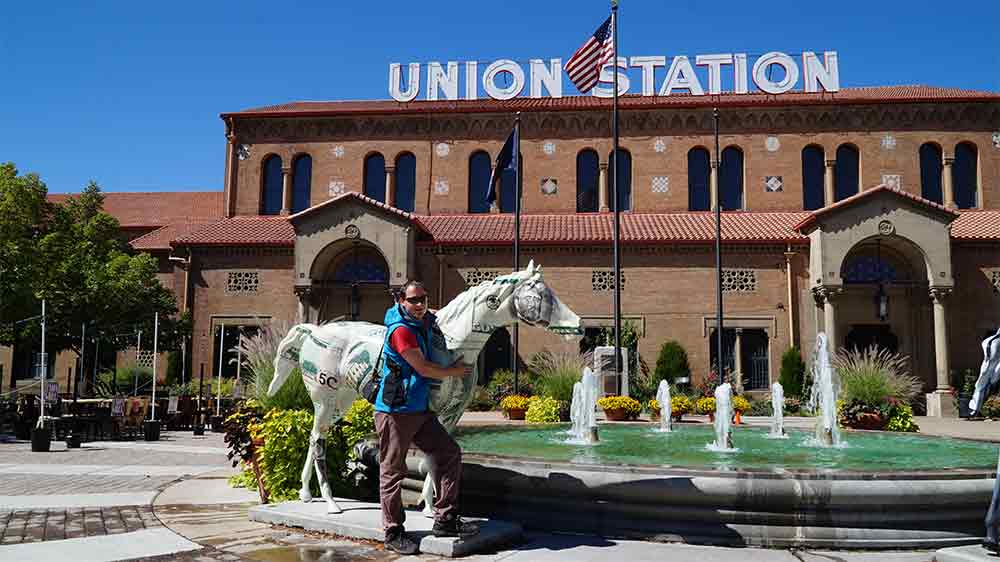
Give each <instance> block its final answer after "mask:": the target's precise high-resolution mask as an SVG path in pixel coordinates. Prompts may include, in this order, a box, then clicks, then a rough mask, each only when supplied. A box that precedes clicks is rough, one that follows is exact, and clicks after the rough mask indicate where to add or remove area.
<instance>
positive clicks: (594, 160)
mask: <svg viewBox="0 0 1000 562" xmlns="http://www.w3.org/2000/svg"><path fill="white" fill-rule="evenodd" d="M598 159H599V157H598V156H597V152H596V151H594V150H591V149H589V148H586V149H584V150H581V151H580V152H579V153H578V154H577V155H576V212H578V213H596V212H597V211H598V210H599V208H598V203H597V196H598V186H597V182H598V181H599V178H600V173H601V171H600V162H599V161H598Z"/></svg>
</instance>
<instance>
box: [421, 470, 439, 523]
mask: <svg viewBox="0 0 1000 562" xmlns="http://www.w3.org/2000/svg"><path fill="white" fill-rule="evenodd" d="M420 469H421V470H424V471H426V472H427V476H425V477H424V488H423V490H421V491H420V498H421V501H423V502H424V509H423V514H424V517H427V518H428V519H433V518H434V498H436V497H437V490H435V489H434V474H433V470H434V466H433V464H432V463H431V460H430V459H429V458H427V457H424V458H423V460H421V461H420Z"/></svg>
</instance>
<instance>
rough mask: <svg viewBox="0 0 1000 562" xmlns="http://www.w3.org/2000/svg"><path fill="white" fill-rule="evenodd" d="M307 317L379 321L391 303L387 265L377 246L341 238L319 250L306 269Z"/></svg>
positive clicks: (315, 320)
mask: <svg viewBox="0 0 1000 562" xmlns="http://www.w3.org/2000/svg"><path fill="white" fill-rule="evenodd" d="M309 277H310V282H311V283H310V289H309V291H308V292H309V294H308V306H309V309H310V314H309V316H310V319H311V320H312V321H314V322H315V323H317V324H323V323H326V322H332V321H339V320H360V321H365V322H374V323H381V322H382V320H383V319H384V317H385V311H386V309H387V308H388V307H389V305H390V304H391V303H392V297H391V294H390V292H389V265H388V263H387V261H386V259H385V257H384V256H383V255H382V252H381V251H380V250H379V248H378V246H376V245H374V244H372V243H371V242H368V241H366V240H360V239H356V238H355V239H349V238H345V239H341V240H338V241H336V242H333V243H331V244H330V245H328V246H327V247H326V248H324V249H323V250H321V251H320V252H319V253H318V254H317V255H316V259H315V260H314V261H313V263H312V266H311V267H310V272H309Z"/></svg>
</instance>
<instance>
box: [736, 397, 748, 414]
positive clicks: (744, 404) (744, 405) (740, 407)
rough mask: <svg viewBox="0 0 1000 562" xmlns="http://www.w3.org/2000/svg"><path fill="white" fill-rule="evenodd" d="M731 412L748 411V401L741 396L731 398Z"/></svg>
mask: <svg viewBox="0 0 1000 562" xmlns="http://www.w3.org/2000/svg"><path fill="white" fill-rule="evenodd" d="M733 410H734V411H739V412H748V411H750V401H749V400H747V399H746V398H744V397H742V396H733Z"/></svg>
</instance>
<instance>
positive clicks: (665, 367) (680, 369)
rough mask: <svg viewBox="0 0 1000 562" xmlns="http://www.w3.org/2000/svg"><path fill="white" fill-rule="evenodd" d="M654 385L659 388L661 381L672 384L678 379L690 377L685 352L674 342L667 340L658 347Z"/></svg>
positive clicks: (682, 347) (689, 368)
mask: <svg viewBox="0 0 1000 562" xmlns="http://www.w3.org/2000/svg"><path fill="white" fill-rule="evenodd" d="M654 373H655V376H654V377H653V378H654V379H656V384H657V386H659V384H660V381H661V380H665V381H667V382H669V383H670V384H673V383H674V381H676V380H677V379H678V378H680V377H690V376H691V367H690V366H688V357H687V351H684V346H682V345H681V344H680V343H679V342H677V341H676V340H668V341H666V342H664V344H663V345H662V346H661V347H660V354H659V355H658V356H657V357H656V370H655V371H654Z"/></svg>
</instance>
